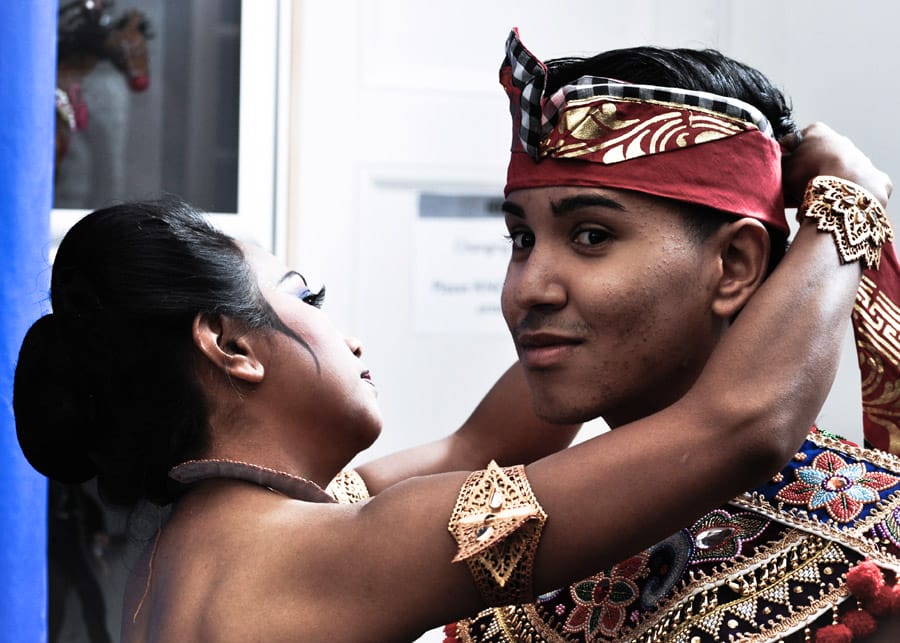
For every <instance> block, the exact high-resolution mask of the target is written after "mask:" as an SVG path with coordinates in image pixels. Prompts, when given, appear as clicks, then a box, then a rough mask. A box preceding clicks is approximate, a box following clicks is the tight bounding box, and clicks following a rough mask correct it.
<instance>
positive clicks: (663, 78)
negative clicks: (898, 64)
mask: <svg viewBox="0 0 900 643" xmlns="http://www.w3.org/2000/svg"><path fill="white" fill-rule="evenodd" d="M500 75H501V82H502V83H503V85H504V87H505V89H506V91H507V93H508V95H509V98H510V104H511V107H510V111H511V114H512V116H513V149H512V155H511V160H510V165H509V173H508V179H507V186H506V194H507V200H506V202H505V206H504V210H505V212H506V222H507V226H508V228H509V234H510V238H511V241H512V246H513V250H512V258H511V261H510V265H509V270H508V273H507V279H506V282H505V285H504V290H503V311H504V315H505V317H506V320H507V323H508V325H509V328H510V331H511V333H512V336H513V339H514V341H515V343H516V347H517V350H518V353H519V357H520V361H521V363H522V365H523V367H524V369H525V377H526V380H527V381H528V384H529V386H530V390H531V393H532V398H533V403H534V408H535V411H536V413H537V415H538V416H539V417H541V418H542V419H545V420H547V421H550V422H554V423H577V422H583V421H586V420H589V419H592V418H595V417H603V418H604V419H605V420H606V421H607V422H608V424H609V425H610V426H611V427H612V428H613V430H615V428H616V427H617V426H621V425H622V424H625V423H628V422H631V421H634V420H636V419H639V418H642V417H645V416H647V415H650V414H652V413H654V412H656V411H659V410H660V409H663V408H666V407H668V406H669V405H672V404H673V403H676V402H677V401H678V400H679V399H680V398H681V397H682V396H683V395H685V393H686V392H687V391H688V389H689V388H690V387H691V385H692V384H693V383H694V381H695V380H696V378H697V377H698V375H699V374H700V372H701V370H702V369H703V366H704V364H705V363H706V360H707V359H708V357H709V355H710V353H711V352H712V349H713V347H714V346H715V345H716V343H717V342H718V341H719V339H720V338H721V337H722V336H723V334H724V333H726V332H728V327H729V324H730V322H731V321H732V320H733V319H734V318H735V316H737V315H739V314H740V311H741V309H742V307H743V305H744V304H745V303H746V301H747V300H748V298H749V297H750V296H751V295H752V294H753V292H754V291H755V290H756V289H757V288H758V287H759V285H760V284H761V283H762V281H763V280H764V279H765V277H766V275H767V273H768V271H769V269H770V267H771V265H772V264H773V263H775V262H777V260H778V259H779V258H780V255H781V254H782V253H783V250H784V245H785V240H786V238H787V235H788V231H789V230H788V226H787V223H786V221H785V217H784V201H783V198H786V199H787V200H788V204H789V205H796V204H797V202H799V200H800V197H801V194H800V192H801V191H802V187H803V186H802V185H799V186H798V185H797V184H796V183H797V182H796V180H795V178H794V177H799V176H803V171H804V170H808V167H807V165H808V163H811V162H812V161H813V159H814V157H815V154H816V152H817V151H818V150H820V149H821V148H823V147H829V146H830V147H834V148H835V149H838V150H840V151H841V154H840V155H839V156H840V159H841V163H839V164H836V165H831V166H826V167H819V168H817V170H818V171H817V172H815V173H813V175H815V174H819V175H831V176H830V177H823V176H819V177H818V178H817V179H815V180H814V181H813V182H811V184H810V185H811V186H810V188H809V192H808V194H818V195H819V196H821V195H823V194H827V195H829V196H828V198H829V199H831V200H832V202H833V203H837V204H840V203H843V201H842V199H847V202H848V203H849V202H852V201H853V200H854V199H855V198H856V196H857V195H858V193H856V192H854V189H855V188H854V187H853V186H852V184H847V183H846V182H844V181H841V180H840V179H845V180H849V181H853V182H855V183H857V184H859V185H861V186H862V187H864V188H867V189H868V190H869V191H870V192H872V193H873V194H874V195H875V197H877V198H878V199H879V200H880V201H881V202H882V203H884V202H886V200H887V197H888V196H889V193H890V182H889V180H887V178H886V177H884V176H883V175H880V173H878V172H877V171H875V172H873V171H872V170H873V168H872V167H871V165H870V164H869V162H868V159H865V157H864V156H862V155H861V153H859V152H858V150H855V148H853V146H852V144H850V143H849V141H847V140H846V139H843V137H839V136H837V135H836V134H835V133H834V132H832V131H831V130H829V129H828V128H827V127H825V126H823V125H815V126H811V127H809V128H807V129H806V130H804V131H803V133H802V136H801V135H800V132H799V131H798V130H797V128H796V126H795V125H794V124H793V121H792V119H791V116H790V110H789V108H788V106H787V104H786V102H785V100H784V98H783V97H782V95H781V93H780V92H779V91H778V90H776V89H775V88H774V87H772V85H771V84H770V83H769V81H768V80H767V79H766V78H765V77H764V76H762V75H761V74H760V73H759V72H757V71H756V70H753V69H750V68H748V67H746V66H744V65H742V64H740V63H737V62H735V61H733V60H731V59H729V58H726V57H724V56H721V55H720V54H718V53H716V52H710V51H690V50H662V49H655V48H636V49H629V50H619V51H614V52H608V53H606V54H600V55H598V56H596V57H594V58H590V59H564V60H559V61H551V62H548V63H546V64H545V63H542V62H541V61H539V60H538V59H537V58H535V57H534V56H533V55H532V54H531V53H530V52H529V51H528V50H527V49H526V48H525V47H524V45H522V43H521V41H520V40H519V37H518V33H517V32H515V31H514V32H513V33H512V34H511V35H510V38H509V40H508V42H507V59H506V61H505V63H504V65H503V67H502V69H501V74H500ZM801 138H802V139H803V141H804V142H803V143H802V144H800V145H799V146H797V143H798V141H799V140H800V139H801ZM778 141H781V142H782V146H780V145H779V143H778ZM783 149H784V150H785V153H784V158H785V160H786V161H787V163H786V165H785V168H786V169H785V176H784V177H782V150H783ZM834 177H838V178H834ZM848 185H849V186H850V187H848ZM807 203H811V202H807ZM838 209H840V208H839V207H838ZM800 213H801V214H802V215H804V216H819V215H821V214H822V213H821V212H817V211H816V208H815V207H814V206H813V207H801V209H800ZM825 221H828V223H823V222H825ZM847 221H849V220H848V219H845V220H842V221H837V220H835V219H834V218H833V217H832V218H831V219H829V217H828V216H824V217H822V218H820V220H819V227H820V229H829V230H831V231H833V232H834V234H835V238H836V240H837V242H838V245H839V248H840V249H841V251H842V255H843V256H844V258H845V259H846V260H847V261H852V260H854V259H855V258H856V257H858V256H859V253H860V252H862V249H861V248H855V249H852V248H854V240H853V234H854V233H853V225H852V223H851V224H850V227H844V224H845V223H846V222H847ZM884 234H888V233H887V232H885V233H884ZM873 267H874V263H873ZM896 267H897V264H896V258H895V256H894V254H893V249H892V248H891V247H890V244H889V243H888V244H887V246H886V247H885V253H884V256H883V257H882V259H881V269H882V270H881V271H880V272H875V271H873V270H869V271H867V274H866V277H865V279H864V282H863V286H862V287H861V289H860V298H859V300H858V304H857V309H856V311H855V313H854V318H855V329H856V331H857V339H858V343H859V346H860V351H861V356H864V360H863V361H862V367H863V371H864V388H865V393H866V396H867V397H866V404H865V409H866V412H867V418H866V439H867V441H870V442H872V443H874V444H876V445H877V446H879V447H883V448H888V446H893V443H892V442H891V439H890V437H889V436H891V435H892V434H894V432H895V431H896V427H895V426H894V425H893V424H891V423H890V422H886V421H885V418H888V419H889V418H890V413H892V409H891V408H890V406H891V404H892V403H893V398H891V396H890V392H891V391H892V388H891V385H892V382H893V381H894V380H896V363H897V361H896V357H895V356H896V355H897V354H898V353H896V352H894V345H895V344H896V341H895V340H893V336H894V332H893V331H894V329H896V328H897V326H898V324H897V320H898V319H900V316H895V311H896V310H898V309H897V307H896V306H894V305H893V303H892V301H891V299H890V293H891V292H892V288H894V287H895V285H894V284H895V282H894V281H893V280H894V279H895V274H896ZM798 296H802V293H799V292H798ZM746 395H747V396H753V395H754V391H747V392H746ZM741 403H742V401H741V399H735V400H733V404H735V405H739V404H741ZM896 434H897V435H900V432H897V433H896ZM722 448H723V449H726V448H728V445H727V444H723V446H722ZM646 466H647V467H653V462H647V463H646ZM652 491H653V490H652V489H648V490H647V492H648V493H652ZM898 491H900V460H898V459H897V458H895V457H893V456H892V455H890V454H889V453H887V452H885V451H882V450H876V449H871V450H863V449H859V448H857V447H855V446H852V445H849V444H848V443H846V442H844V441H842V440H840V439H839V438H837V437H836V436H832V435H830V434H828V433H825V432H821V431H818V430H815V429H814V430H813V432H812V433H811V434H810V436H809V439H808V440H807V441H806V442H805V443H804V445H803V447H802V448H801V450H800V451H799V452H798V453H797V454H796V456H795V457H794V459H793V461H792V462H791V463H790V464H788V466H787V467H786V468H785V469H784V470H783V471H782V472H781V473H779V474H777V475H776V476H775V477H773V478H772V479H771V481H770V482H769V483H767V484H765V485H763V486H761V487H759V488H758V489H755V490H751V491H750V492H748V493H746V494H744V495H742V496H739V497H738V498H735V499H734V500H733V501H732V502H731V503H729V504H727V505H725V506H723V507H721V508H720V509H717V510H715V511H712V512H710V513H708V514H706V515H705V516H703V517H702V518H701V519H699V520H697V521H695V522H694V523H693V524H690V525H685V526H684V528H683V529H681V530H680V531H678V532H676V533H674V534H673V535H672V536H670V537H669V538H667V539H666V540H664V541H662V542H660V543H658V544H656V545H654V546H652V547H650V548H649V549H646V550H645V551H643V552H640V553H638V554H636V555H635V556H633V557H631V558H629V559H627V560H624V561H622V562H620V563H619V564H617V565H614V566H612V567H611V568H608V569H605V570H602V571H600V572H598V573H597V574H595V575H594V576H592V577H590V578H587V579H585V580H583V581H581V582H580V583H576V584H574V585H572V586H571V587H567V588H562V589H560V590H558V591H555V592H551V593H549V594H545V595H543V596H540V597H538V599H537V602H536V603H534V604H526V605H518V606H508V607H498V608H494V609H490V610H487V611H485V612H482V613H481V614H479V615H477V616H475V617H473V618H472V619H469V620H467V621H462V622H460V623H459V624H456V625H453V626H449V627H448V628H447V631H448V635H449V636H450V640H454V639H458V640H459V641H466V642H469V641H482V642H484V641H492V642H494V641H497V642H499V641H519V640H522V641H532V642H535V641H595V640H596V641H600V640H602V641H613V640H616V641H618V640H623V641H625V640H627V641H632V640H634V641H642V642H648V643H649V642H650V641H684V642H685V643H687V642H695V641H696V642H699V641H730V640H753V641H764V640H765V641H767V640H781V639H785V638H791V637H796V638H798V640H804V639H805V640H810V638H809V637H810V636H812V635H813V634H816V636H817V637H818V638H817V639H816V640H832V641H837V640H851V639H850V638H847V637H848V636H849V637H852V636H863V635H865V634H867V633H871V632H872V631H874V629H875V627H876V622H875V617H879V616H884V615H886V614H889V613H890V611H891V609H892V607H893V609H895V610H897V611H900V587H898V588H897V589H896V590H895V588H894V587H893V582H894V581H893V579H894V577H893V575H892V574H893V573H894V572H896V571H898V570H900V494H898V493H897V492H898ZM598 493H602V490H598ZM684 501H685V502H690V498H685V499H684ZM585 502H590V499H589V498H585ZM866 559H869V562H867V563H866V564H864V565H862V566H860V563H862V562H863V561H865V560H866ZM873 563H874V564H873ZM848 577H849V582H848ZM851 594H855V597H854V596H851ZM848 599H850V600H848ZM857 606H859V608H860V611H857ZM886 627H888V624H885V625H883V627H882V630H884V629H885V628H886ZM828 637H832V638H828ZM835 637H836V638H835Z"/></svg>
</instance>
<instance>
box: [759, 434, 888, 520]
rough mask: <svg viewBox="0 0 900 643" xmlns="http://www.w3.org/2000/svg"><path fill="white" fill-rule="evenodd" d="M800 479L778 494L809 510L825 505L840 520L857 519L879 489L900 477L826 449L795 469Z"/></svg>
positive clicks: (832, 516)
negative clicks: (849, 459)
mask: <svg viewBox="0 0 900 643" xmlns="http://www.w3.org/2000/svg"><path fill="white" fill-rule="evenodd" d="M794 475H795V476H796V477H797V479H796V480H795V481H794V482H791V483H790V484H788V485H787V486H786V487H784V488H783V489H781V490H780V491H779V492H778V493H777V494H776V495H775V498H776V499H777V500H781V501H783V502H786V503H787V504H791V505H805V506H806V508H807V509H809V510H810V511H815V510H817V509H822V508H823V507H824V508H825V510H826V511H827V512H828V515H829V516H831V518H832V519H833V520H835V521H837V522H840V523H846V522H850V521H851V520H853V519H855V518H856V517H857V516H859V514H860V512H862V510H863V507H864V506H865V505H866V504H868V503H872V502H878V501H879V500H880V499H881V497H880V495H879V493H878V492H879V491H885V490H887V489H890V488H891V487H893V486H895V485H896V484H897V483H898V482H900V478H897V477H896V476H892V475H890V474H888V473H883V472H880V471H870V470H868V469H867V468H866V465H865V463H863V462H852V463H848V462H846V461H845V460H844V459H843V458H842V457H841V456H839V455H838V454H837V453H834V452H831V451H825V452H822V453H820V454H818V455H817V456H816V457H815V458H813V461H812V463H811V464H810V466H806V467H798V468H797V469H795V470H794Z"/></svg>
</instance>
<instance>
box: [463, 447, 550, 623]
mask: <svg viewBox="0 0 900 643" xmlns="http://www.w3.org/2000/svg"><path fill="white" fill-rule="evenodd" d="M546 521H547V514H546V513H544V510H543V509H542V508H541V505H540V504H539V503H538V501H537V498H535V496H534V492H532V490H531V485H529V484H528V478H526V477H525V467H523V466H521V465H519V466H515V467H506V468H503V469H501V468H500V467H499V466H498V465H497V463H496V462H494V461H491V463H490V464H489V465H488V467H487V469H485V470H483V471H476V472H474V473H472V474H470V475H469V477H468V478H467V479H466V481H465V483H464V484H463V486H462V489H460V492H459V496H458V497H457V499H456V506H455V507H454V509H453V514H452V515H451V517H450V524H449V525H448V529H449V530H450V533H451V534H452V535H453V537H454V538H455V539H456V542H457V544H458V545H459V550H458V552H457V554H456V557H455V558H454V559H453V562H458V561H461V560H464V561H466V563H467V564H468V565H469V570H470V572H471V573H472V577H473V578H474V579H475V584H476V585H477V586H478V589H479V591H480V592H481V595H482V596H483V597H484V599H485V601H486V602H487V604H488V605H496V606H501V605H512V604H517V603H525V602H529V601H530V600H531V599H532V595H533V592H534V589H533V584H532V573H533V565H534V555H535V552H536V550H537V546H538V542H539V541H540V539H541V531H542V530H543V528H544V523H545V522H546Z"/></svg>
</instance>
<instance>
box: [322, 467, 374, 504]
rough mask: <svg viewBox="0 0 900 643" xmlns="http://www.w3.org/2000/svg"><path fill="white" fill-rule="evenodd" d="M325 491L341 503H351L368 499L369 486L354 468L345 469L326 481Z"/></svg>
mask: <svg viewBox="0 0 900 643" xmlns="http://www.w3.org/2000/svg"><path fill="white" fill-rule="evenodd" d="M325 491H326V492H327V493H329V494H330V495H331V497H332V498H334V499H335V500H337V501H338V502H339V503H341V504H342V505H352V504H354V503H356V502H361V501H363V500H368V499H369V497H370V496H369V488H368V487H366V481H365V480H363V479H362V476H360V475H359V474H358V473H357V472H356V470H355V469H346V470H344V471H341V472H340V473H339V474H337V475H336V476H335V477H334V480H332V481H331V482H329V483H328V486H327V487H326V488H325Z"/></svg>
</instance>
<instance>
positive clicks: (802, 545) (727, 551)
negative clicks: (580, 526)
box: [447, 430, 900, 643]
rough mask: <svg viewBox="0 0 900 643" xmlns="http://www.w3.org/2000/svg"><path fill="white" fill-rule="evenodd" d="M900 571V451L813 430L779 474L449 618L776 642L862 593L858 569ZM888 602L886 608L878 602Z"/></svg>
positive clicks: (544, 635) (488, 631) (544, 636)
mask: <svg viewBox="0 0 900 643" xmlns="http://www.w3.org/2000/svg"><path fill="white" fill-rule="evenodd" d="M867 559H868V560H870V561H873V562H875V563H876V564H877V565H878V566H879V567H880V568H881V569H882V570H883V571H884V572H886V575H887V579H888V581H889V582H893V578H894V576H893V573H894V572H896V571H900V458H896V457H894V456H892V455H889V454H887V453H884V452H882V451H878V450H874V449H861V448H858V447H856V446H854V445H852V444H850V443H848V442H846V441H843V440H840V439H838V438H837V437H836V436H832V435H829V434H827V433H823V432H821V431H818V430H813V432H812V433H811V434H810V435H809V437H808V439H807V440H806V442H804V444H803V446H802V447H801V449H800V450H799V451H798V452H797V454H796V455H795V456H794V459H793V461H792V462H791V463H790V464H789V465H788V466H786V467H785V468H784V469H783V470H782V471H781V472H780V473H778V474H777V475H776V476H774V477H773V478H772V479H771V480H770V481H769V482H768V483H766V484H764V485H762V486H761V487H759V488H757V489H755V490H753V491H751V492H747V493H744V494H742V495H741V496H738V497H737V498H735V499H734V500H732V501H731V502H730V503H728V504H726V505H724V506H722V507H720V508H719V509H716V510H715V511H711V512H709V513H708V514H706V515H705V516H703V517H702V518H700V519H699V520H697V521H696V522H694V523H693V524H692V525H690V526H688V527H685V528H684V529H682V530H680V531H678V532H677V533H675V534H672V535H671V536H670V537H669V538H667V539H665V540H663V541H662V542H660V543H657V544H656V545H654V546H653V547H651V548H650V549H647V550H646V551H643V552H641V553H639V554H637V555H636V556H632V557H631V558H629V559H627V560H624V561H621V562H620V563H618V564H616V565H614V566H612V567H611V568H609V569H605V570H603V571H600V572H598V573H596V574H594V575H593V576H591V577H590V578H586V579H584V580H582V581H580V582H578V583H574V584H572V585H570V586H569V587H566V588H562V589H559V590H557V591H554V592H549V593H547V594H544V595H542V596H540V597H538V600H537V601H536V602H534V603H532V604H528V605H518V606H510V607H501V608H493V609H489V610H485V611H484V612H482V613H480V614H478V615H477V616H475V617H474V618H471V619H468V620H465V621H461V622H460V623H458V624H455V625H452V626H449V627H448V628H447V633H448V635H449V636H448V638H449V639H450V640H451V641H453V640H456V641H460V642H464V643H470V642H474V641H478V642H480V643H487V642H490V643H507V642H508V643H512V642H514V641H532V642H535V643H537V642H548V643H550V642H553V643H561V642H565V643H572V642H576V641H577V642H586V641H638V642H641V643H650V642H651V641H666V642H667V643H668V642H672V643H699V642H701V641H773V640H779V639H782V638H785V637H788V636H790V635H791V634H792V633H797V634H796V636H798V640H804V635H805V632H806V628H807V627H809V628H810V630H811V631H813V632H814V631H815V630H816V629H818V628H820V627H822V626H827V625H830V624H832V622H833V620H834V619H835V617H836V614H835V612H834V610H835V609H837V610H838V611H839V612H840V614H845V613H848V612H852V611H855V610H856V609H857V605H858V601H857V600H856V599H855V598H854V597H852V596H851V594H850V591H849V590H848V586H847V578H846V576H847V572H848V571H849V570H850V569H851V567H853V566H855V565H857V564H859V563H860V562H862V561H864V560H867ZM876 611H877V610H876Z"/></svg>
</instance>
